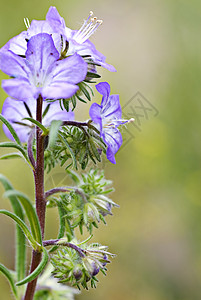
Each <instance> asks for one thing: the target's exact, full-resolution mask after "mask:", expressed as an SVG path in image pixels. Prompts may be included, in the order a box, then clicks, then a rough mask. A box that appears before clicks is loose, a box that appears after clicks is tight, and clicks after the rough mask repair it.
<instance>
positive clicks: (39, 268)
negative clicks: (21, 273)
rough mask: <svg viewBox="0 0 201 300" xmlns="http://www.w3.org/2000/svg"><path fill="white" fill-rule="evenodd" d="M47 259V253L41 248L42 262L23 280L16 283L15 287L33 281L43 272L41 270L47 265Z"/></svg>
mask: <svg viewBox="0 0 201 300" xmlns="http://www.w3.org/2000/svg"><path fill="white" fill-rule="evenodd" d="M48 258H49V257H48V252H47V250H46V249H45V248H43V257H42V260H41V262H40V264H39V265H38V266H37V268H36V269H35V270H34V271H33V272H32V273H31V274H29V275H28V276H27V277H25V278H24V279H23V280H21V281H19V282H17V283H16V285H17V286H19V285H23V284H25V283H28V282H30V281H32V280H34V279H35V278H36V277H37V276H38V275H39V274H40V273H41V272H42V271H43V269H44V268H45V266H46V265H47V263H48Z"/></svg>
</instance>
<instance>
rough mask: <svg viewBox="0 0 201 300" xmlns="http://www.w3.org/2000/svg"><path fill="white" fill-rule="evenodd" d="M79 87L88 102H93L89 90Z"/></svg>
mask: <svg viewBox="0 0 201 300" xmlns="http://www.w3.org/2000/svg"><path fill="white" fill-rule="evenodd" d="M79 87H80V90H81V91H82V93H83V94H84V95H85V97H86V98H87V100H89V101H91V96H90V94H89V92H88V91H87V89H86V88H85V87H84V86H83V85H81V84H80V85H79Z"/></svg>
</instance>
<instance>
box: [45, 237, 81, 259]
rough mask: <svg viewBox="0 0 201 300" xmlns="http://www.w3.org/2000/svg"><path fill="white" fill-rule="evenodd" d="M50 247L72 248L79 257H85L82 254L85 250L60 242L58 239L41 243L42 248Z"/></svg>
mask: <svg viewBox="0 0 201 300" xmlns="http://www.w3.org/2000/svg"><path fill="white" fill-rule="evenodd" d="M51 245H57V246H66V247H69V248H72V249H74V250H75V251H77V252H78V253H79V255H80V256H81V257H85V254H84V253H85V250H83V249H81V248H80V247H78V246H76V245H74V244H72V243H69V242H64V241H62V239H61V240H60V239H56V240H48V241H44V242H43V246H44V247H47V246H51Z"/></svg>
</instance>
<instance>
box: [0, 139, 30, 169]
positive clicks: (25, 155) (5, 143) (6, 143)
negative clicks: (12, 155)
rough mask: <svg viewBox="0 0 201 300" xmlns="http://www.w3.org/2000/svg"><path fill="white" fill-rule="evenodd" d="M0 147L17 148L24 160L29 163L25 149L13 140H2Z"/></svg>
mask: <svg viewBox="0 0 201 300" xmlns="http://www.w3.org/2000/svg"><path fill="white" fill-rule="evenodd" d="M0 147H1V148H15V149H17V150H19V151H20V152H21V153H22V155H23V156H24V158H25V159H26V161H27V162H28V163H29V164H30V161H29V158H28V156H27V154H26V151H25V150H24V148H23V147H22V146H20V145H18V144H16V143H14V142H3V143H0Z"/></svg>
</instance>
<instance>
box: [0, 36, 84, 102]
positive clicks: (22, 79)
mask: <svg viewBox="0 0 201 300" xmlns="http://www.w3.org/2000/svg"><path fill="white" fill-rule="evenodd" d="M25 56H26V58H22V57H20V56H18V55H16V54H14V53H13V52H12V51H3V52H1V54H0V68H1V70H2V71H3V72H4V73H6V74H7V75H9V76H11V77H13V78H12V79H8V80H4V81H3V82H2V87H3V88H4V90H5V91H6V92H7V93H8V94H9V95H10V96H11V97H13V98H15V99H18V100H23V101H27V100H29V99H33V98H34V99H37V98H38V96H39V95H40V94H41V95H42V97H43V99H61V98H70V97H71V96H72V95H74V94H75V92H76V91H77V90H78V89H79V88H78V86H77V85H76V84H77V83H79V82H81V81H83V80H84V79H85V77H86V74H87V64H86V62H85V61H84V60H83V59H82V58H81V57H80V56H79V55H78V54H74V55H72V56H70V57H67V58H65V59H62V60H59V57H60V54H59V52H58V51H57V49H56V48H55V45H54V42H53V39H52V37H51V36H50V35H49V34H47V33H39V34H37V35H35V36H33V37H32V38H31V39H30V40H29V41H28V43H27V51H26V53H25Z"/></svg>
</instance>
